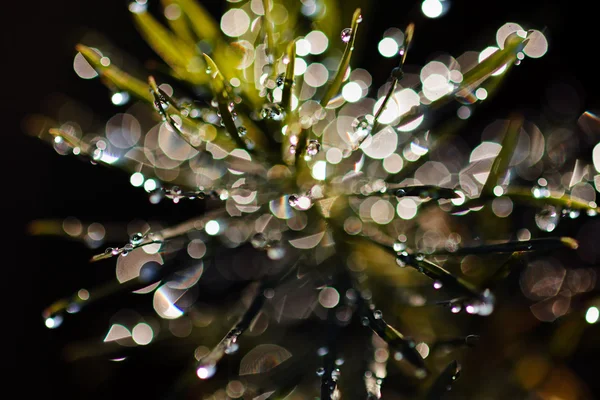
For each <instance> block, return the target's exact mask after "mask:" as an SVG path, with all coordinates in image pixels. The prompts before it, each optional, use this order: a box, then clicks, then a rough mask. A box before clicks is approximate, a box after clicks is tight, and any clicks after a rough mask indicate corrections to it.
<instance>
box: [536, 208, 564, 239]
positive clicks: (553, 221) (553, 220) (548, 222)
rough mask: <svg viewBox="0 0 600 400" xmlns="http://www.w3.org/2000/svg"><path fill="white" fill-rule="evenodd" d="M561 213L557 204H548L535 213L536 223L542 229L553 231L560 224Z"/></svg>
mask: <svg viewBox="0 0 600 400" xmlns="http://www.w3.org/2000/svg"><path fill="white" fill-rule="evenodd" d="M559 218H560V215H559V213H558V211H557V209H556V207H555V206H552V205H546V206H544V208H542V209H541V210H540V211H538V212H537V213H536V214H535V223H536V225H537V226H538V228H540V229H541V230H543V231H545V232H552V231H553V230H554V229H555V228H556V225H558V221H559Z"/></svg>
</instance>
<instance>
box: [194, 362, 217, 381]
mask: <svg viewBox="0 0 600 400" xmlns="http://www.w3.org/2000/svg"><path fill="white" fill-rule="evenodd" d="M216 372H217V366H216V365H215V364H214V363H207V364H201V365H199V366H198V368H197V369H196V375H198V378H200V379H209V378H212V377H213V376H214V375H215V373H216Z"/></svg>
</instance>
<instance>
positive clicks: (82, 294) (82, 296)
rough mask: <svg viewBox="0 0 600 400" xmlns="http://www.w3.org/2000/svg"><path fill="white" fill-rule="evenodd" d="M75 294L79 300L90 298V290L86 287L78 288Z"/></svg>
mask: <svg viewBox="0 0 600 400" xmlns="http://www.w3.org/2000/svg"><path fill="white" fill-rule="evenodd" d="M77 296H78V297H79V298H80V299H81V300H83V301H86V300H89V298H90V292H89V291H88V290H87V289H79V290H78V291H77Z"/></svg>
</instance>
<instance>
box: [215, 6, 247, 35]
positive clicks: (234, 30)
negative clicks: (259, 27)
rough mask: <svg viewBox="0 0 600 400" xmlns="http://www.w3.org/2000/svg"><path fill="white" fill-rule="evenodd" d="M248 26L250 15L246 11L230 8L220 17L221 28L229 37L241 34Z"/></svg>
mask: <svg viewBox="0 0 600 400" xmlns="http://www.w3.org/2000/svg"><path fill="white" fill-rule="evenodd" d="M249 27H250V17H248V14H247V13H246V11H244V10H242V9H239V8H232V9H231V10H229V11H227V12H226V13H225V14H223V16H222V17H221V30H222V31H223V33H224V34H226V35H227V36H230V37H238V36H242V35H243V34H244V33H246V31H248V28H249Z"/></svg>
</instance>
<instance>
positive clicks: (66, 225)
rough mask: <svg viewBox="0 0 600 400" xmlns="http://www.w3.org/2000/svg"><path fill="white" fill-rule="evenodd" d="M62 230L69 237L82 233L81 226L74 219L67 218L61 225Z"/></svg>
mask: <svg viewBox="0 0 600 400" xmlns="http://www.w3.org/2000/svg"><path fill="white" fill-rule="evenodd" d="M62 227H63V230H64V231H65V233H66V234H67V235H69V236H73V237H76V236H79V235H81V233H82V232H83V225H82V224H81V222H80V221H79V220H78V219H77V218H74V217H67V218H65V220H64V221H63V224H62Z"/></svg>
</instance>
